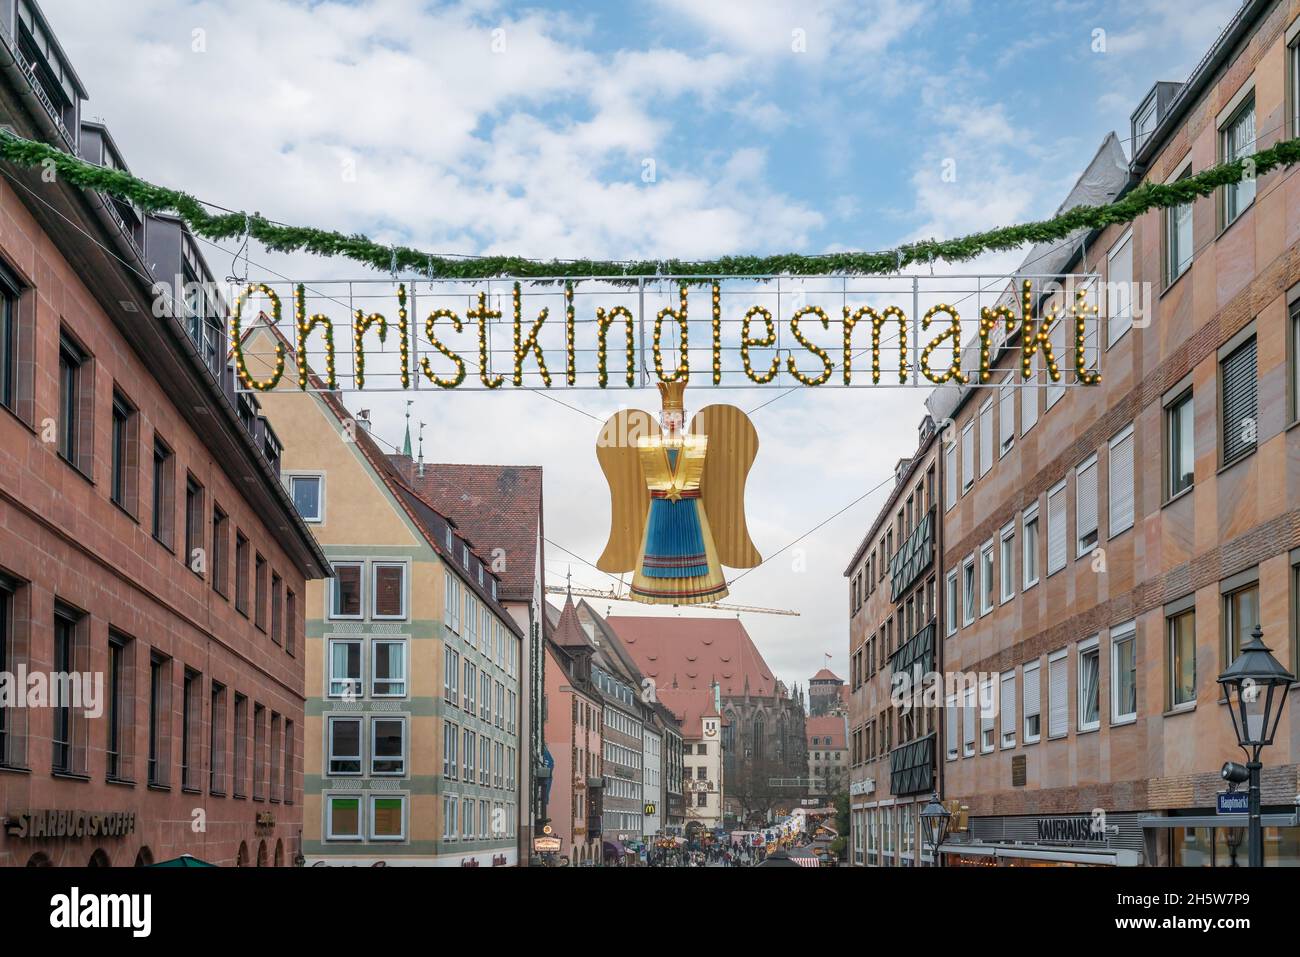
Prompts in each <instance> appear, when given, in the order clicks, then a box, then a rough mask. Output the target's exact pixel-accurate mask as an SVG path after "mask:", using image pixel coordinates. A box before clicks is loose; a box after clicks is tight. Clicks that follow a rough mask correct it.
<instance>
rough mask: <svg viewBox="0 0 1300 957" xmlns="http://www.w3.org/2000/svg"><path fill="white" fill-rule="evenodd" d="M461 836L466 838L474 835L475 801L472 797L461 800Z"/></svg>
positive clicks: (469, 838)
mask: <svg viewBox="0 0 1300 957" xmlns="http://www.w3.org/2000/svg"><path fill="white" fill-rule="evenodd" d="M460 836H461V837H463V838H465V839H466V840H472V839H473V837H474V802H473V801H472V800H471V799H470V798H462V799H461V802H460Z"/></svg>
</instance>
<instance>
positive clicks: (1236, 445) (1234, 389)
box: [1222, 339, 1259, 465]
mask: <svg viewBox="0 0 1300 957" xmlns="http://www.w3.org/2000/svg"><path fill="white" fill-rule="evenodd" d="M1222 378H1223V462H1224V464H1225V465H1226V464H1228V463H1229V462H1235V461H1236V460H1237V459H1239V458H1241V457H1242V456H1243V455H1245V454H1246V453H1247V452H1249V451H1250V450H1251V449H1253V448H1254V447H1255V440H1254V435H1255V433H1256V431H1257V429H1258V425H1255V426H1254V427H1251V426H1248V425H1247V424H1246V421H1247V420H1250V421H1251V422H1252V423H1257V422H1258V408H1259V395H1258V391H1257V388H1256V379H1255V340H1254V339H1251V340H1250V341H1249V342H1247V343H1245V344H1244V345H1242V346H1240V347H1239V348H1238V349H1237V351H1236V352H1234V353H1232V355H1230V356H1228V357H1227V358H1226V359H1224V360H1223V366H1222ZM1247 439H1249V441H1247Z"/></svg>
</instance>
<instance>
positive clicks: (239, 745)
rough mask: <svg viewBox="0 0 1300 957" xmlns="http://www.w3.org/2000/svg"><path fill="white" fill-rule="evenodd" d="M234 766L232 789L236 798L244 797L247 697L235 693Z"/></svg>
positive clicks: (245, 791) (246, 755)
mask: <svg viewBox="0 0 1300 957" xmlns="http://www.w3.org/2000/svg"><path fill="white" fill-rule="evenodd" d="M234 743H235V766H234V769H233V771H232V774H233V777H234V786H233V788H232V790H233V791H234V795H235V797H237V798H242V797H244V796H245V795H246V794H247V793H248V791H247V787H246V785H247V779H246V778H245V775H246V774H247V773H248V698H247V697H246V696H245V695H242V694H236V695H235V742H234Z"/></svg>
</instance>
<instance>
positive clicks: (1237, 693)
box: [1218, 625, 1295, 867]
mask: <svg viewBox="0 0 1300 957" xmlns="http://www.w3.org/2000/svg"><path fill="white" fill-rule="evenodd" d="M1218 681H1219V684H1221V685H1223V693H1224V696H1225V697H1226V698H1227V699H1228V711H1229V712H1230V713H1231V714H1232V727H1233V730H1234V731H1236V732H1237V744H1238V745H1240V747H1241V749H1242V750H1243V751H1245V752H1246V755H1247V757H1248V758H1249V760H1248V761H1247V762H1246V770H1247V771H1248V772H1249V780H1250V785H1249V787H1250V791H1249V806H1248V811H1249V815H1250V832H1249V833H1250V853H1249V860H1250V863H1249V865H1248V866H1250V867H1263V866H1264V829H1263V826H1262V825H1261V823H1260V816H1259V772H1260V768H1261V764H1260V762H1259V754H1260V752H1261V751H1262V750H1263V749H1264V748H1266V747H1268V746H1269V745H1270V744H1272V743H1273V736H1274V735H1275V734H1276V733H1277V726H1278V724H1279V723H1280V722H1281V720H1282V708H1283V707H1284V706H1285V705H1286V694H1287V689H1288V688H1290V687H1291V685H1292V684H1293V683H1294V682H1295V675H1293V674H1291V672H1289V671H1287V670H1286V669H1285V668H1284V667H1282V665H1281V664H1280V663H1279V662H1278V660H1277V659H1276V658H1274V657H1273V655H1272V653H1270V652H1269V650H1268V648H1267V647H1266V646H1265V644H1264V631H1263V629H1261V628H1260V627H1259V625H1256V626H1255V630H1254V631H1253V632H1252V633H1251V635H1250V641H1248V642H1247V643H1246V644H1245V645H1243V646H1242V648H1241V654H1240V655H1238V656H1237V660H1236V661H1234V662H1233V663H1232V664H1230V665H1228V669H1227V670H1226V671H1224V673H1223V674H1221V675H1219V678H1218Z"/></svg>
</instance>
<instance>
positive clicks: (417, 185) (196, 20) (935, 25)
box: [42, 0, 1238, 682]
mask: <svg viewBox="0 0 1300 957" xmlns="http://www.w3.org/2000/svg"><path fill="white" fill-rule="evenodd" d="M1237 5H1238V4H1237V3H1236V2H1235V0H1145V2H1144V0H1128V2H1117V0H1105V2H1102V0H1055V2H1047V0H1033V2H1031V0H1023V2H992V0H981V2H978V3H976V2H973V0H800V2H790V3H783V2H768V0H710V2H707V3H700V2H696V0H644V2H640V3H635V4H608V3H585V2H560V0H554V2H535V3H520V4H515V3H498V2H492V0H468V2H463V3H449V4H440V3H432V2H416V0H358V2H327V0H311V2H308V0H302V2H288V0H211V2H198V3H186V2H181V0H132V2H131V3H129V4H125V3H111V4H109V3H104V2H102V0H43V2H42V7H43V9H44V10H45V12H46V14H47V16H48V18H49V19H50V21H51V23H52V26H53V28H54V30H55V33H56V34H57V35H58V37H59V38H60V39H61V41H62V42H63V44H64V46H65V48H66V50H67V52H68V54H69V56H70V58H71V59H72V61H73V63H74V65H75V67H76V69H77V71H78V72H79V74H80V76H81V78H82V80H83V81H84V83H85V85H86V86H87V88H88V89H89V92H90V101H89V103H88V105H87V108H86V115H87V116H89V117H94V118H98V119H102V120H103V121H105V122H106V123H107V124H108V125H109V128H110V129H111V130H112V132H113V135H114V137H115V138H116V140H117V142H118V145H119V146H120V147H121V149H122V151H123V152H124V153H125V156H126V159H127V162H128V163H129V164H130V166H131V168H132V170H133V172H135V173H137V174H138V175H141V176H144V177H146V178H148V179H151V180H153V181H155V182H158V183H161V184H165V185H168V186H175V187H179V188H183V189H185V190H187V191H189V192H191V193H193V194H195V195H197V196H198V197H200V198H201V199H203V200H206V201H210V202H213V203H217V204H220V205H222V206H226V207H229V208H234V209H245V210H258V211H260V212H262V213H263V214H264V215H266V216H268V217H271V218H273V219H276V220H280V221H283V222H290V223H297V224H309V225H316V226H322V227H331V228H336V229H341V230H345V231H358V232H363V233H366V234H368V235H370V236H371V237H373V238H375V239H377V240H380V241H383V242H386V243H402V244H407V245H412V246H416V247H419V248H423V249H428V250H431V251H437V252H448V253H462V254H481V253H512V254H518V255H522V256H529V257H538V258H570V257H585V256H591V257H613V258H634V257H635V258H641V257H645V258H661V257H662V258H668V257H709V256H716V255H723V254H729V253H777V252H785V251H798V252H807V253H816V252H826V251H833V250H842V249H877V248H885V247H891V246H893V245H896V244H898V243H900V242H905V241H908V240H912V239H917V238H925V237H931V236H933V237H946V236H953V235H959V234H963V233H966V232H971V231H974V230H978V229H982V228H986V227H991V226H995V225H1003V224H1007V223H1011V222H1016V221H1021V220H1025V219H1029V218H1039V217H1043V216H1047V215H1050V214H1051V213H1052V211H1053V210H1054V209H1055V208H1056V206H1057V205H1058V204H1059V203H1060V202H1061V201H1062V199H1063V198H1064V197H1065V194H1066V193H1067V192H1068V190H1069V188H1070V186H1071V185H1072V184H1073V182H1074V181H1075V179H1076V178H1077V177H1078V175H1079V173H1080V172H1081V171H1082V169H1083V168H1084V166H1085V165H1086V164H1087V162H1088V160H1089V159H1091V157H1092V156H1093V154H1094V152H1095V151H1096V149H1097V147H1098V145H1099V144H1100V143H1101V141H1102V139H1103V137H1104V136H1105V135H1106V134H1107V133H1108V132H1109V131H1111V130H1115V131H1117V132H1118V134H1119V135H1120V136H1121V137H1122V138H1126V137H1127V136H1128V119H1129V114H1130V112H1131V111H1132V110H1133V109H1134V107H1135V106H1136V105H1137V104H1138V102H1139V101H1140V99H1141V98H1142V96H1143V95H1144V93H1145V92H1146V91H1147V90H1148V89H1149V88H1150V86H1151V85H1152V83H1154V82H1155V81H1157V80H1183V79H1185V78H1186V76H1187V74H1188V73H1189V72H1190V70H1191V69H1192V67H1193V66H1194V65H1195V63H1196V62H1197V60H1198V59H1199V58H1200V57H1201V55H1202V54H1203V53H1204V51H1205V50H1206V49H1207V48H1208V46H1209V44H1210V43H1211V42H1212V41H1213V39H1214V37H1215V36H1216V35H1217V34H1218V32H1219V31H1220V30H1221V29H1222V27H1223V25H1224V24H1225V23H1226V22H1227V20H1228V19H1229V17H1230V16H1231V14H1232V12H1233V11H1234V9H1235V8H1236V6H1237ZM1125 145H1126V146H1127V143H1126V144H1125ZM647 170H652V171H653V177H647V176H646V175H645V173H646V171H647ZM945 170H946V171H948V172H949V174H950V175H948V176H947V177H945V176H944V173H945ZM954 174H955V175H954ZM234 245H235V244H226V245H224V246H223V247H222V248H217V247H214V246H211V245H207V246H205V247H204V250H205V254H206V255H207V258H208V260H209V262H210V263H211V264H212V268H213V271H214V272H215V273H216V274H217V275H218V277H222V278H223V277H225V276H226V275H228V274H229V273H230V272H231V271H232V270H231V263H232V259H233V256H232V250H233V246H234ZM250 258H251V260H252V263H253V266H252V268H251V270H250V271H251V273H252V274H253V275H254V276H257V275H259V273H261V274H269V272H270V271H271V270H274V271H275V272H277V273H280V274H283V275H288V276H293V277H295V278H307V279H329V278H363V277H365V276H366V272H365V271H364V270H363V269H362V268H361V267H358V266H355V265H352V264H350V263H347V262H342V261H328V260H316V259H311V258H309V257H301V256H281V255H276V254H271V253H267V252H266V251H265V250H261V249H258V248H256V247H254V248H253V249H251V250H250ZM1020 258H1021V257H1020V255H1019V254H1011V255H1008V256H1003V257H991V258H990V259H988V260H986V261H984V262H981V263H978V264H975V266H964V267H962V271H973V270H974V269H975V268H982V269H986V270H989V271H996V270H999V269H1008V268H1011V267H1013V266H1014V265H1015V264H1016V263H1017V262H1019V259H1020ZM241 270H242V266H241ZM553 368H554V365H553ZM779 395H780V393H778V392H768V391H763V392H760V391H757V390H754V391H749V392H739V391H737V392H726V393H722V396H723V397H724V401H730V402H734V403H736V404H737V405H740V406H741V407H742V408H745V409H747V410H748V409H757V407H758V406H760V405H763V403H766V402H768V401H769V400H771V399H774V398H776V399H777V401H775V402H771V403H770V404H767V405H763V407H762V408H761V409H757V410H756V411H754V412H753V419H754V422H755V424H756V425H757V427H758V430H759V434H760V438H761V443H762V447H761V450H760V453H759V458H758V462H757V463H756V465H755V469H754V472H753V474H752V477H751V482H750V488H749V499H748V509H749V514H750V524H751V530H752V532H753V534H754V537H755V540H756V544H757V545H758V547H759V549H760V551H762V552H763V553H764V554H765V555H774V554H776V553H778V552H779V550H780V549H782V548H783V547H785V546H787V545H789V544H790V543H791V542H794V541H795V540H796V539H799V538H800V537H801V536H804V535H805V533H807V532H808V531H809V530H810V529H813V528H814V527H816V526H818V525H821V524H822V523H823V522H825V521H826V520H827V519H828V518H830V516H832V515H834V514H835V513H836V512H839V511H840V510H841V509H843V508H844V507H845V506H846V505H848V504H849V503H851V502H854V501H855V500H857V499H859V498H861V497H862V496H863V494H864V493H865V492H867V491H868V490H869V489H872V488H874V487H876V486H877V485H879V484H880V483H881V482H882V481H884V480H885V479H887V478H888V476H889V475H890V473H891V471H892V468H893V465H894V463H895V462H896V460H897V459H898V458H899V457H901V456H905V455H907V454H909V452H910V451H911V450H912V449H913V448H914V447H915V438H916V425H917V423H918V422H919V420H920V417H921V415H922V414H923V408H922V402H923V399H924V397H925V396H924V393H923V392H922V391H919V390H915V391H914V390H901V389H893V390H883V389H882V390H874V391H873V390H854V391H818V392H807V391H800V392H797V393H794V394H790V395H788V396H785V397H782V398H777V397H778V396H779ZM558 398H561V399H563V400H564V402H565V403H566V405H562V404H560V403H558V402H553V401H548V399H547V398H545V397H540V396H537V395H535V394H532V393H528V392H525V393H516V394H510V393H509V392H502V393H473V394H455V395H453V394H447V393H441V392H440V393H438V394H436V395H433V394H430V392H428V391H425V392H423V393H422V394H421V395H420V396H419V397H418V404H417V406H416V408H415V410H414V414H415V415H416V416H417V417H418V418H419V419H422V420H425V421H427V422H428V423H429V427H428V429H427V431H426V433H425V438H426V444H425V450H426V454H427V457H428V458H429V459H430V460H431V461H455V462H491V463H527V464H539V465H542V466H543V467H544V468H545V475H546V502H545V507H546V529H547V536H548V538H549V539H550V540H551V542H552V543H553V544H552V545H549V546H548V549H547V573H548V578H549V582H550V583H552V584H562V583H563V580H564V576H565V574H566V573H567V572H568V571H569V570H570V569H572V573H573V580H574V582H575V584H579V585H587V586H593V587H607V586H608V585H609V583H610V582H609V579H608V578H607V577H606V576H604V575H603V574H602V573H600V572H598V571H596V570H594V569H593V568H591V567H589V566H587V565H585V564H584V563H583V560H594V559H595V557H596V556H597V555H598V554H599V553H600V550H601V548H602V546H603V543H604V536H605V532H606V529H607V516H606V515H605V513H604V512H603V510H602V508H603V506H602V505H601V502H602V496H603V494H604V492H603V488H602V485H601V477H600V473H599V471H598V469H597V467H596V463H595V459H594V455H593V443H594V441H595V436H596V431H597V428H598V425H597V419H602V418H603V417H604V415H606V414H608V412H609V411H610V410H611V409H612V408H614V407H616V405H617V404H618V403H620V402H630V403H631V404H640V405H642V406H644V407H647V408H654V407H655V403H656V398H655V397H654V396H653V395H651V394H650V393H640V394H634V395H631V396H629V394H628V393H622V394H619V395H617V396H605V395H602V394H599V393H592V392H575V393H571V394H565V395H560V396H558ZM710 398H713V397H712V396H710ZM348 402H349V404H350V405H352V406H353V407H354V408H355V407H358V405H359V402H358V398H357V397H355V396H354V397H350V398H349V399H348ZM364 404H365V405H367V406H369V407H370V408H371V409H373V410H374V412H373V414H374V416H375V421H376V428H375V431H376V433H377V434H378V435H379V436H380V437H382V438H385V439H387V440H389V441H391V442H400V441H401V435H402V428H403V420H402V412H403V408H404V406H403V397H402V396H399V395H391V394H390V395H379V394H375V395H368V396H366V398H365V401H364ZM593 416H594V417H595V418H593ZM885 494H886V491H885V490H883V489H882V490H881V491H878V492H875V493H874V494H871V495H868V496H867V497H866V498H863V499H862V500H861V501H860V502H858V504H856V505H855V506H853V507H852V508H850V509H849V510H847V511H845V512H844V513H843V514H842V515H840V516H839V517H838V518H836V519H834V520H833V521H831V522H829V523H828V524H825V525H824V527H822V528H821V529H820V530H819V531H816V532H815V533H813V534H811V535H808V536H807V537H806V538H803V539H802V541H800V542H799V544H798V545H797V546H795V547H793V548H791V549H790V550H788V551H785V552H781V553H780V554H779V555H777V557H775V558H773V559H771V560H770V561H769V562H767V563H766V564H764V565H763V566H761V567H760V568H759V569H757V570H755V571H752V572H751V573H749V574H747V575H746V576H745V577H744V579H743V580H742V581H739V582H738V583H737V584H736V586H735V588H734V589H733V594H732V596H731V599H730V600H731V601H733V602H738V603H745V604H752V605H762V606H771V607H780V608H789V609H794V610H797V611H799V612H800V613H801V615H800V617H797V618H792V617H778V616H769V615H751V614H747V615H745V616H744V619H745V622H746V626H747V627H748V628H749V630H750V632H751V634H753V635H754V637H755V639H756V640H757V641H758V643H759V647H760V648H761V650H762V651H763V653H764V655H765V656H766V658H767V660H768V662H769V663H770V664H771V666H772V667H773V668H774V669H775V670H776V672H777V674H778V675H779V676H780V677H782V678H784V679H786V680H787V681H788V682H794V681H799V682H804V681H806V679H807V678H808V676H810V675H811V674H812V673H814V672H815V671H816V670H817V669H818V668H820V667H821V666H822V663H823V660H824V659H823V654H824V653H829V654H830V655H831V656H832V657H831V659H830V666H831V667H832V669H833V670H835V671H836V672H837V673H838V674H840V675H841V676H845V677H846V676H847V672H848V667H847V634H848V625H847V603H848V602H847V584H846V582H845V580H844V579H843V577H842V573H843V571H844V567H845V565H846V563H847V562H848V560H849V558H850V557H851V555H852V553H853V551H854V549H855V547H856V545H857V543H858V542H859V540H860V539H861V537H862V536H863V534H864V533H865V531H866V529H867V528H868V527H869V525H870V524H871V522H872V520H873V518H874V516H875V513H876V510H877V509H878V508H879V507H880V504H881V502H882V500H883V498H884V497H885ZM562 549H567V550H568V551H569V552H571V553H572V555H570V554H567V553H566V552H565V551H563V550H562ZM575 555H576V556H578V557H576V558H575V557H573V556H575ZM596 604H597V607H598V608H600V609H602V610H603V605H604V603H602V602H597V603H596ZM615 610H616V612H617V611H621V612H622V613H624V614H628V613H636V612H637V610H638V606H631V605H616V606H615ZM712 614H718V613H712Z"/></svg>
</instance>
